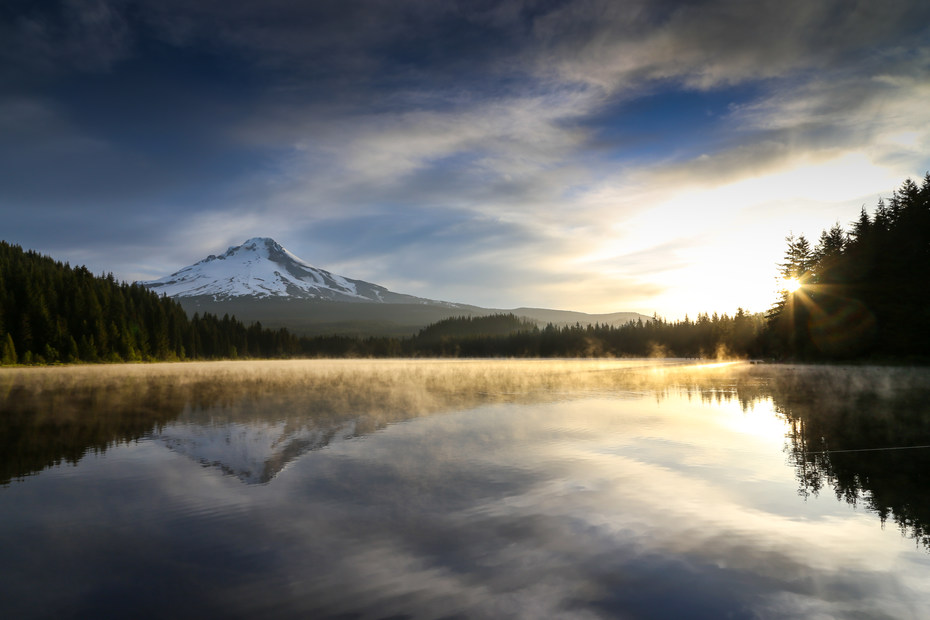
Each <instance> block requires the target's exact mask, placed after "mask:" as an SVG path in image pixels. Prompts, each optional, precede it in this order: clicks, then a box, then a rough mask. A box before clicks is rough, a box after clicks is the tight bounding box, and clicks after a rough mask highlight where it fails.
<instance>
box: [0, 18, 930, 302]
mask: <svg viewBox="0 0 930 620" xmlns="http://www.w3.org/2000/svg"><path fill="white" fill-rule="evenodd" d="M927 101H930V4H928V3H926V2H924V1H922V0H883V1H881V2H878V1H861V2H854V1H849V0H842V1H839V0H837V1H829V0H824V1H819V2H810V1H809V0H805V1H803V2H802V1H799V0H797V1H795V0H784V1H780V2H745V1H736V0H733V1H723V0H708V1H705V2H701V1H697V2H671V1H669V2H661V1H659V2H657V1H646V0H640V1H616V0H574V1H573V0H564V1H557V0H552V1H533V0H520V1H517V0H501V1H491V0H487V1H471V2H464V1H463V2H436V1H433V0H419V1H404V0H397V1H394V2H379V1H374V0H342V1H339V2H322V1H316V2H292V1H290V2H284V1H282V0H265V1H262V2H234V1H223V2H220V1H219V0H184V1H182V0H161V1H158V2H155V1H144V0H86V1H85V0H68V1H62V2H45V1H40V2H37V1H34V0H30V1H20V0H12V1H8V2H6V3H4V5H3V7H2V8H0V220H2V224H0V238H3V239H5V240H7V241H10V242H14V243H18V244H20V245H22V246H24V247H27V248H31V249H36V250H38V251H40V252H43V253H47V254H50V255H52V256H54V257H55V258H58V259H61V260H67V261H70V262H71V263H75V264H86V265H87V266H88V268H90V269H92V270H93V271H95V272H103V271H108V272H109V271H112V272H113V273H114V274H115V275H117V277H119V278H122V279H126V280H135V279H150V278H156V277H161V276H163V275H166V274H168V273H171V272H173V271H175V270H177V269H178V268H180V267H182V266H185V265H187V264H190V263H192V262H195V261H197V260H199V259H201V258H203V257H205V256H206V255H208V254H211V253H218V252H221V251H223V250H225V248H226V247H228V246H230V245H236V244H239V243H241V242H242V241H244V240H245V239H247V238H249V237H253V236H270V237H274V238H275V239H277V240H278V241H279V242H281V243H282V244H283V245H285V246H286V247H287V248H288V249H290V250H291V251H292V252H294V253H295V254H297V255H298V256H301V257H302V258H304V259H305V260H307V261H308V262H310V263H312V264H314V265H316V266H319V267H322V268H325V269H329V270H331V271H334V272H336V273H340V274H342V275H345V276H348V277H353V278H360V279H364V280H369V281H372V282H376V283H378V284H382V285H384V286H387V287H389V288H391V289H392V290H396V291H399V292H405V293H411V294H415V295H421V296H426V297H431V298H437V299H447V300H452V301H460V302H466V303H473V304H478V305H483V306H488V307H499V308H512V307H517V306H541V307H552V308H565V309H574V310H585V311H590V312H609V311H627V310H630V311H640V312H644V313H647V314H652V313H653V312H658V313H659V314H660V315H663V316H667V317H669V318H678V317H681V316H683V315H684V314H685V313H690V314H691V315H692V316H693V315H694V314H695V313H697V312H699V311H725V312H733V311H734V310H735V309H736V307H737V306H742V307H744V308H748V309H751V310H764V309H765V308H766V307H767V305H768V304H769V302H770V301H771V299H772V297H773V291H774V287H775V282H774V275H775V269H774V265H775V263H776V262H778V260H779V259H780V257H781V254H782V251H783V246H784V237H785V236H786V235H788V234H789V233H791V232H794V233H796V234H798V233H804V234H807V235H808V236H810V237H816V236H818V235H819V233H820V231H821V230H822V229H824V228H829V227H830V226H832V225H833V224H834V223H835V222H840V223H841V224H843V225H846V224H848V223H849V222H851V221H852V220H853V219H854V218H855V217H856V216H857V215H858V212H859V208H860V207H861V206H862V205H866V206H867V207H868V208H870V209H871V208H872V207H874V205H875V202H876V201H877V199H878V197H879V196H888V195H889V194H890V193H891V191H892V190H893V189H894V188H895V187H897V186H898V185H900V183H901V182H902V181H903V180H904V179H905V178H907V177H909V176H910V177H922V176H923V175H924V174H925V173H926V172H927V170H928V169H930V155H928V153H930V149H928V147H930V106H928V105H927V104H926V102H927Z"/></svg>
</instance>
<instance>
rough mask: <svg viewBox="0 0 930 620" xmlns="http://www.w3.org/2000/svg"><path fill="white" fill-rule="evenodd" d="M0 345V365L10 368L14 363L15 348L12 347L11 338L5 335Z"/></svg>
mask: <svg viewBox="0 0 930 620" xmlns="http://www.w3.org/2000/svg"><path fill="white" fill-rule="evenodd" d="M2 343H3V346H2V347H0V365H2V366H12V365H13V364H15V363H16V347H15V346H13V337H12V336H11V335H10V334H9V333H7V335H6V337H5V338H3V340H2Z"/></svg>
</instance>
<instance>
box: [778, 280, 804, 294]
mask: <svg viewBox="0 0 930 620" xmlns="http://www.w3.org/2000/svg"><path fill="white" fill-rule="evenodd" d="M782 286H783V287H784V289H785V290H786V291H788V292H789V293H793V292H795V291H796V290H798V289H799V288H801V281H800V280H798V279H797V278H785V279H784V280H782Z"/></svg>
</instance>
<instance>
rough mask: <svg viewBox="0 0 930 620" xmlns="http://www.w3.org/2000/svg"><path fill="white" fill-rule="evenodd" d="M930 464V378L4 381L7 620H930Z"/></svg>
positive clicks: (130, 369)
mask: <svg viewBox="0 0 930 620" xmlns="http://www.w3.org/2000/svg"><path fill="white" fill-rule="evenodd" d="M921 445H930V371H927V370H904V369H873V368H857V369H823V368H809V367H800V366H795V367H775V366H765V365H748V364H736V365H710V366H687V365H681V364H676V363H673V362H665V363H662V364H659V365H650V364H647V363H646V362H635V361H626V362H596V361H580V362H559V363H556V362H542V361H529V362H502V361H444V362H429V361H424V362H400V361H383V362H351V361H345V362H331V361H313V362H266V363H259V364H249V363H220V364H177V365H172V364H165V365H153V366H116V367H105V368H99V367H79V368H70V369H68V368H65V369H24V370H9V369H8V370H4V371H2V372H0V617H3V618H30V617H53V618H66V617H80V618H92V617H135V618H139V617H170V618H184V617H190V618H205V617H225V618H236V617H244V618H252V617H261V618H266V617H284V618H326V617H339V618H510V617H513V618H534V619H535V618H714V619H716V618H726V617H730V618H782V617H792V618H793V617H816V618H924V617H927V616H926V612H927V610H928V609H930V551H928V549H930V536H928V527H930V449H927V448H916V449H911V448H910V447H912V446H921ZM891 447H893V448H904V447H907V448H909V449H896V450H872V449H873V448H891ZM841 450H842V452H841ZM852 450H856V451H852Z"/></svg>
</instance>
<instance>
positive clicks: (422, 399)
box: [0, 362, 930, 550]
mask: <svg viewBox="0 0 930 620" xmlns="http://www.w3.org/2000/svg"><path fill="white" fill-rule="evenodd" d="M321 363H322V362H321ZM326 364H327V365H324V366H319V367H317V368H316V369H315V370H312V371H310V372H308V371H307V370H306V369H303V370H300V369H299V368H295V369H288V368H287V367H268V368H265V369H264V370H255V369H252V370H247V369H242V370H241V371H240V372H230V373H228V374H221V375H217V374H216V372H215V371H210V372H207V371H202V372H201V374H198V372H200V371H197V370H196V369H194V370H190V369H186V367H176V369H174V370H171V371H170V372H168V371H165V373H163V375H164V376H161V375H159V376H144V374H143V373H141V372H140V373H139V374H138V375H134V376H125V375H121V374H118V373H114V376H113V378H109V379H108V378H106V377H104V378H103V379H101V377H100V375H99V373H89V374H88V375H87V377H86V378H85V379H84V380H81V379H80V378H78V379H73V378H72V379H68V378H67V377H65V378H64V379H62V378H61V377H60V376H58V375H57V374H51V373H49V374H48V375H46V376H44V378H37V377H35V376H33V377H18V378H16V377H7V378H4V379H3V380H2V381H0V484H8V483H10V481H11V480H15V479H19V478H22V477H24V476H28V475H30V474H34V473H37V472H40V471H42V470H44V469H46V468H49V467H52V466H56V465H62V464H67V463H71V464H75V463H77V462H78V461H79V460H80V459H81V458H82V457H83V456H84V455H86V454H87V453H89V452H90V453H99V452H104V451H106V450H107V449H109V448H110V447H112V446H114V445H120V444H123V443H128V442H133V441H137V440H139V439H141V438H144V437H147V436H151V435H152V434H156V433H158V432H160V431H161V429H162V428H163V427H164V426H166V425H168V424H171V423H174V422H178V421H182V422H183V423H185V424H195V425H202V426H205V427H210V426H213V425H217V424H219V423H220V422H223V423H238V424H249V423H255V422H258V421H268V419H269V418H268V415H269V413H268V412H276V413H275V415H276V416H279V417H280V419H281V420H282V421H283V422H284V426H285V428H286V429H291V430H294V429H316V430H318V431H319V432H320V433H319V434H320V437H321V438H322V439H321V440H320V442H318V444H314V445H312V446H305V447H303V448H301V450H304V451H306V450H310V449H315V448H318V447H322V446H323V445H326V443H327V441H328V439H326V438H327V437H331V436H332V435H333V433H334V432H335V431H336V430H339V432H342V430H341V429H344V428H346V424H347V422H351V427H352V428H353V435H354V436H360V435H365V434H369V433H372V432H376V431H377V430H379V429H381V428H384V427H385V426H386V425H388V424H391V423H393V422H397V421H401V420H405V419H410V418H413V417H417V416H421V415H428V414H432V413H437V412H441V411H450V410H461V409H466V408H470V407H475V406H478V405H482V404H487V403H493V402H520V403H532V402H543V401H545V400H547V399H548V398H550V397H551V396H549V395H550V394H551V392H552V391H553V390H555V391H557V392H559V394H560V397H562V398H564V397H565V394H568V393H569V390H570V393H572V394H575V395H577V396H578V397H584V395H585V394H586V390H588V389H591V390H595V391H596V393H598V394H603V391H604V390H605V389H612V390H621V391H634V392H637V393H654V394H656V395H657V396H658V397H659V398H662V397H663V395H666V394H669V393H671V392H677V393H680V392H682V391H685V392H687V393H688V394H694V395H695V396H697V397H700V398H702V399H706V400H711V401H713V400H716V401H721V400H730V399H737V400H738V401H739V402H740V404H741V406H742V407H743V408H744V410H747V411H748V410H749V409H750V408H751V407H753V406H754V405H755V404H757V403H759V402H763V401H768V400H769V399H771V402H772V403H773V404H774V408H775V410H776V411H777V412H778V414H779V415H781V416H783V417H784V419H785V420H786V421H787V422H788V431H787V434H786V447H785V450H786V452H787V454H788V455H789V459H790V462H791V464H792V465H793V467H794V469H795V474H796V476H797V480H798V485H799V493H800V494H801V495H802V496H808V495H812V494H813V495H817V494H820V493H832V494H834V495H835V496H836V498H837V499H838V500H840V501H845V502H848V503H850V504H854V505H857V506H862V507H864V508H866V509H868V510H871V511H874V512H875V513H876V514H877V515H878V516H879V517H880V519H881V521H882V523H886V522H887V523H894V524H896V525H897V527H898V528H899V529H900V530H901V532H902V534H904V535H906V536H908V537H911V538H914V539H915V540H917V541H918V542H919V543H920V544H921V545H923V546H924V547H925V548H927V549H928V550H930V473H928V472H930V449H928V448H922V447H916V446H930V416H928V415H927V403H930V385H928V384H927V382H926V373H925V372H921V371H920V370H915V369H904V368H876V367H845V368H843V367H809V366H805V367H800V366H767V365H749V364H746V365H742V366H737V367H734V366H725V367H722V368H719V369H713V368H710V369H708V368H705V367H700V366H697V367H694V366H685V367H675V368H662V367H659V368H656V369H654V368H649V369H648V370H645V371H644V370H643V369H642V368H640V367H635V366H631V367H629V368H625V369H624V368H606V369H591V370H590V371H588V372H579V371H578V369H577V368H575V369H571V368H569V367H564V368H563V367H560V366H558V365H557V363H552V366H546V367H538V366H535V365H534V366H531V367H526V368H523V369H520V368H515V369H512V368H507V367H506V366H501V367H497V366H495V367H493V368H491V367H489V366H487V365H483V364H477V365H467V366H461V365H457V366H454V367H450V368H449V369H442V368H436V367H435V366H431V367H429V369H428V370H429V372H427V371H426V370H427V369H426V368H425V367H424V366H422V365H419V366H418V365H416V364H415V363H412V362H411V363H409V364H410V365H407V366H404V365H400V364H403V363H402V362H398V363H397V364H398V365H397V366H391V367H385V366H378V365H373V366H369V367H363V366H344V367H333V366H330V365H329V364H330V363H329V362H327V363H326ZM355 364H356V365H357V364H363V362H356V363H355ZM23 372H26V371H23ZM32 372H35V370H33V371H32ZM60 372H61V371H55V373H60ZM101 381H102V382H103V387H101ZM280 412H285V413H284V414H281V413H280ZM275 419H278V418H275ZM877 448H878V449H877ZM299 453H302V452H300V450H298V452H296V453H294V454H285V455H277V456H275V458H283V459H284V460H285V461H286V460H288V459H291V458H295V457H296V456H299ZM284 464H285V463H284V462H282V463H271V464H270V465H273V466H274V471H277V470H279V469H280V468H281V467H283V465H284Z"/></svg>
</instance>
